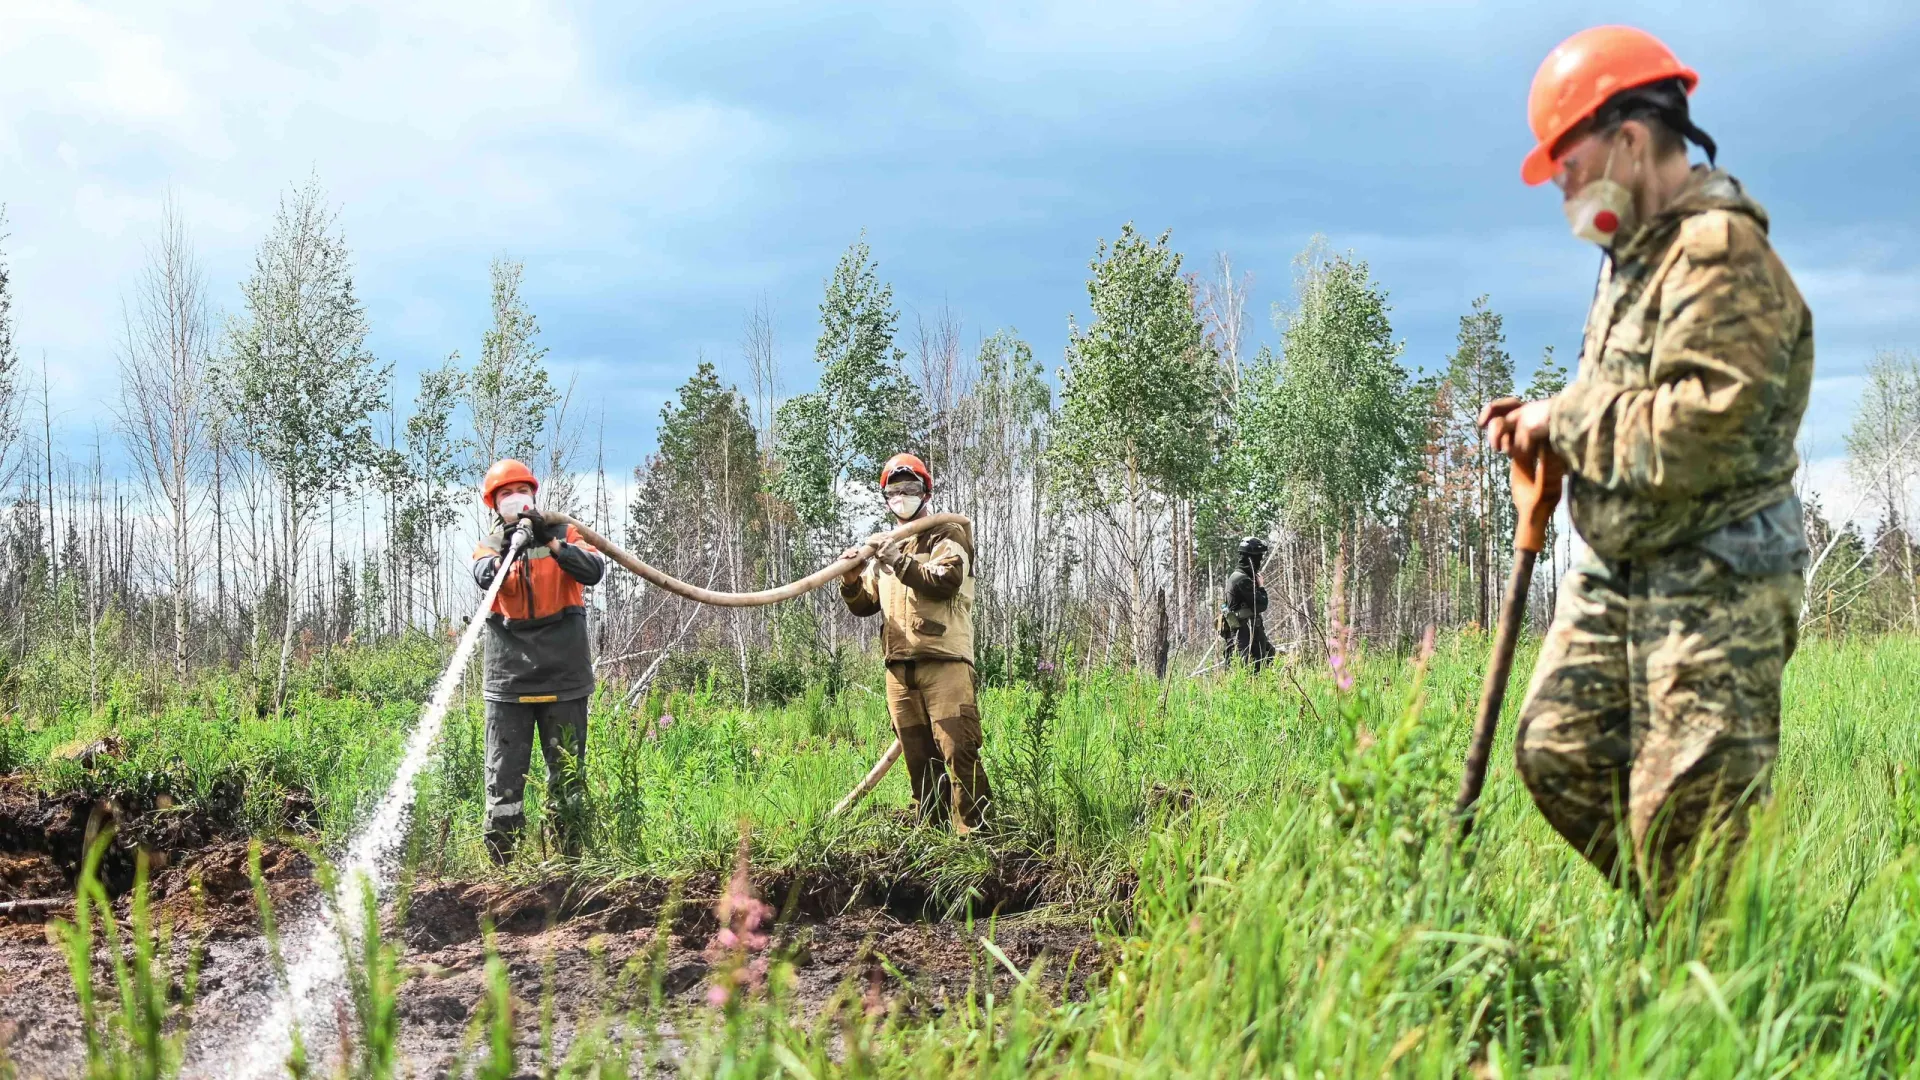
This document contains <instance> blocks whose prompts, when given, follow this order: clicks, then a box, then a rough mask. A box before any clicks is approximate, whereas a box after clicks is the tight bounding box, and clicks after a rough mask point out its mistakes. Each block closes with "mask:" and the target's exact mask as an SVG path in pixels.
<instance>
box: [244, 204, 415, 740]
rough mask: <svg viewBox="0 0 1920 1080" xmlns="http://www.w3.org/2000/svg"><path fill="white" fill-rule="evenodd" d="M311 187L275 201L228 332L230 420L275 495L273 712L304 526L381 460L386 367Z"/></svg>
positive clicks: (340, 247) (333, 229) (345, 256)
mask: <svg viewBox="0 0 1920 1080" xmlns="http://www.w3.org/2000/svg"><path fill="white" fill-rule="evenodd" d="M337 224H338V215H337V213H336V212H335V211H333V210H332V209H331V208H329V207H328V206H327V204H326V201H325V196H324V194H323V193H322V191H321V189H320V185H319V182H318V181H317V180H312V179H310V180H308V181H307V183H306V184H304V185H303V186H301V187H300V188H299V189H297V190H296V191H294V192H293V193H292V194H291V196H290V197H283V198H282V199H281V200H280V209H279V211H278V213H276V214H275V216H274V222H273V228H272V230H271V231H270V232H269V233H268V235H267V238H266V240H264V241H263V242H262V243H261V245H260V248H259V251H258V252H257V253H256V254H255V256H254V268H253V273H252V275H251V276H250V277H248V279H247V280H246V282H245V283H243V284H242V285H241V287H240V291H241V297H242V300H243V303H244V309H245V310H244V314H243V315H241V316H240V317H239V318H237V319H236V320H234V321H233V323H232V324H231V325H230V326H229V328H228V334H227V356H226V361H225V362H226V369H227V370H226V372H225V373H224V377H223V378H222V380H221V384H222V391H223V393H225V394H226V395H228V397H229V398H230V400H229V402H228V404H227V408H226V411H227V415H229V416H230V417H232V418H233V422H234V425H235V427H236V429H237V431H238V433H239V435H240V437H241V439H242V441H243V442H244V444H245V445H246V447H247V449H248V450H249V451H251V452H252V453H253V454H254V455H256V456H257V457H258V458H259V459H260V462H261V464H262V465H263V466H264V467H265V469H266V470H267V472H268V474H269V475H270V476H271V477H272V480H273V483H274V486H275V487H276V488H277V493H278V497H279V506H278V511H279V515H278V516H279V521H278V523H277V524H278V531H279V537H278V540H279V544H278V547H279V552H280V556H281V565H280V580H281V582H282V584H283V587H284V588H285V590H286V592H285V595H286V598H287V599H286V614H285V618H284V620H283V625H282V628H281V637H280V662H279V669H278V674H277V675H276V676H275V679H274V697H273V699H274V707H275V708H276V709H278V708H279V707H280V706H281V705H282V704H283V703H284V701H285V698H286V689H287V666H288V663H289V661H290V660H291V658H292V656H293V628H294V621H295V618H296V613H297V611H298V609H299V604H298V603H297V600H296V598H297V597H298V596H299V595H300V593H299V589H298V584H299V580H300V569H301V566H302V562H303V559H302V555H303V553H304V545H305V540H306V536H307V530H308V527H309V526H310V525H311V524H312V518H313V513H314V510H315V509H316V508H317V507H318V506H319V505H320V504H321V503H322V502H324V501H325V500H326V498H327V497H328V495H329V493H330V492H334V491H337V490H339V489H342V488H346V487H349V486H351V485H353V484H355V483H357V482H358V481H359V480H360V479H361V478H362V477H364V476H365V475H366V473H367V471H368V468H369V466H370V465H372V464H373V463H374V462H375V460H376V458H377V456H378V454H379V446H378V444H377V443H376V442H375V441H374V435H373V414H374V411H375V410H376V409H378V408H379V407H380V405H381V403H382V401H383V399H384V396H385V391H386V386H387V381H388V378H389V376H390V375H391V368H390V366H387V365H382V364H381V363H379V362H378V361H377V360H376V359H375V358H374V356H373V353H372V352H371V351H369V350H368V348H367V343H366V342H367V330H368V327H367V313H366V309H365V308H364V307H362V306H361V304H360V300H359V297H358V296H357V295H356V294H355V291H354V284H353V261H352V257H351V254H350V252H349V251H348V248H347V242H346V237H345V235H344V234H342V233H341V232H339V231H338V230H337Z"/></svg>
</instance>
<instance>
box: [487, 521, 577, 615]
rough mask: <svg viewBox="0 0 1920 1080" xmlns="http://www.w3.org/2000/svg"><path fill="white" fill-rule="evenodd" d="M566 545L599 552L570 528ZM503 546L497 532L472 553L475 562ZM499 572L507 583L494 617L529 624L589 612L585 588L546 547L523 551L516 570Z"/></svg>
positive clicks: (495, 601) (498, 600)
mask: <svg viewBox="0 0 1920 1080" xmlns="http://www.w3.org/2000/svg"><path fill="white" fill-rule="evenodd" d="M566 541H567V543H569V544H572V545H573V546H574V547H577V548H580V549H582V550H584V551H591V552H595V553H596V554H597V553H598V552H599V549H598V548H596V547H594V546H593V545H592V544H589V543H587V542H586V541H584V540H582V539H580V530H579V529H576V528H574V527H573V526H571V525H569V526H567V536H566ZM504 542H505V541H504V540H503V539H502V538H501V534H500V533H498V532H495V533H493V534H492V535H490V536H488V537H487V538H486V539H485V540H482V541H480V546H479V547H476V548H474V549H473V561H475V562H478V561H480V560H481V559H485V558H489V557H492V556H495V555H499V554H500V545H502V544H503V543H504ZM500 572H503V573H506V574H507V580H506V581H504V582H502V583H501V584H500V593H499V595H498V596H496V597H494V599H493V613H494V614H495V615H498V616H500V617H501V618H503V619H506V620H508V621H510V622H530V621H532V620H535V619H548V618H552V617H553V616H555V615H562V614H565V613H566V612H569V611H585V610H586V605H587V600H586V586H584V585H581V584H580V583H579V582H578V581H575V580H574V579H573V577H572V576H571V575H569V574H568V573H567V572H566V571H565V570H563V569H561V568H560V561H559V560H558V559H555V558H554V557H553V552H551V551H549V550H547V548H546V547H545V546H540V547H534V548H530V549H527V550H525V551H523V552H522V557H521V558H520V559H518V560H517V561H515V563H514V565H513V566H511V567H506V568H503V569H502V571H500Z"/></svg>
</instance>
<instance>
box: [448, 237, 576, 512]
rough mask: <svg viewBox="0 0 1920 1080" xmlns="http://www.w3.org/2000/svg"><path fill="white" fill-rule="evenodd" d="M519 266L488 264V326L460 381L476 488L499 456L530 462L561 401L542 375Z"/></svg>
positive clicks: (541, 352) (536, 330)
mask: <svg viewBox="0 0 1920 1080" xmlns="http://www.w3.org/2000/svg"><path fill="white" fill-rule="evenodd" d="M523 270H524V267H523V265H522V264H521V263H518V262H515V261H513V260H511V259H495V260H493V264H492V266H491V267H489V268H488V274H489V276H490V278H491V279H492V283H493V292H492V308H493V325H492V326H491V327H490V328H488V330H487V331H486V333H485V335H484V336H483V337H482V338H481V342H480V360H479V362H478V363H476V364H474V365H473V370H472V371H471V372H468V373H467V376H466V381H465V387H466V404H467V414H468V416H469V418H470V419H471V420H472V421H473V431H472V433H471V434H470V435H468V436H467V438H466V439H465V440H463V442H462V446H463V448H464V449H465V451H466V470H467V475H468V479H469V482H470V483H472V484H474V485H475V486H476V487H477V486H478V485H479V483H480V477H481V475H482V474H483V473H485V472H486V470H487V467H488V466H490V465H492V464H493V463H494V462H495V461H498V460H499V459H501V458H509V457H510V458H518V459H519V460H521V461H524V462H527V463H529V464H532V463H533V462H534V461H535V460H536V458H537V451H538V449H539V446H540V437H541V435H542V434H543V433H544V432H545V430H546V425H547V419H548V417H550V416H551V415H552V413H553V410H554V407H555V406H557V405H558V404H559V403H560V392H559V391H558V390H556V389H554V386H553V381H552V379H550V378H549V377H548V375H547V369H546V367H545V363H544V362H545V360H546V356H547V348H546V346H544V345H542V344H540V324H539V321H538V320H537V319H535V318H534V315H533V312H531V311H529V310H527V305H526V302H525V301H523V300H522V299H521V298H520V279H521V274H522V272H523Z"/></svg>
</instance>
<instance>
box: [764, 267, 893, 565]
mask: <svg viewBox="0 0 1920 1080" xmlns="http://www.w3.org/2000/svg"><path fill="white" fill-rule="evenodd" d="M899 322H900V313H899V311H898V310H896V309H895V308H894V306H893V286H891V285H888V284H886V283H884V282H882V281H881V280H880V276H879V273H878V269H877V267H876V266H875V264H874V262H873V255H872V252H871V251H870V250H868V248H867V242H866V239H865V238H864V237H862V238H861V239H860V240H858V241H856V242H855V243H854V245H853V246H852V247H850V248H848V249H847V251H846V253H845V254H844V255H842V256H841V257H840V262H839V264H838V265H836V266H835V267H834V270H833V276H832V277H831V278H829V279H828V280H827V286H826V296H825V297H824V298H823V299H822V300H821V301H820V337H819V340H818V341H816V342H815V344H814V351H813V356H814V360H815V361H817V362H818V363H819V365H820V386H819V389H817V390H815V391H814V392H813V393H810V394H801V395H799V396H797V397H794V398H790V399H788V401H787V402H786V403H785V404H784V405H782V406H781V407H780V409H779V412H778V413H777V414H776V416H775V420H774V424H775V427H776V429H777V432H778V435H777V439H778V441H777V443H776V446H777V450H776V456H777V457H778V459H779V462H780V467H781V472H780V479H779V491H780V494H781V495H782V496H783V497H785V499H786V500H787V502H789V503H790V504H791V505H792V506H793V508H794V511H795V513H796V514H797V515H798V517H799V518H800V520H801V521H802V522H803V523H805V524H806V525H807V526H808V527H810V528H811V529H813V530H814V531H815V533H816V536H831V537H832V538H833V539H845V538H846V536H847V535H848V534H849V532H850V529H851V527H852V525H851V522H849V521H848V520H847V517H848V512H849V510H850V507H849V506H848V504H847V494H848V489H850V488H851V489H854V490H865V491H868V492H872V491H877V490H878V488H879V483H878V481H877V480H876V479H875V476H874V474H875V473H877V472H878V471H879V468H880V465H881V463H883V462H884V461H886V459H887V458H889V457H891V456H892V455H894V454H895V453H898V452H899V451H902V450H908V449H912V448H914V444H915V443H916V439H915V436H916V434H917V433H918V429H919V427H920V421H921V418H922V410H921V408H920V402H919V398H918V395H917V394H916V393H915V391H914V387H913V384H912V382H911V381H909V380H908V378H907V376H906V374H905V372H904V371H903V370H902V367H901V362H902V361H903V360H905V359H906V353H905V351H903V350H901V349H899V348H896V347H895V346H894V335H895V331H896V329H897V328H898V326H899Z"/></svg>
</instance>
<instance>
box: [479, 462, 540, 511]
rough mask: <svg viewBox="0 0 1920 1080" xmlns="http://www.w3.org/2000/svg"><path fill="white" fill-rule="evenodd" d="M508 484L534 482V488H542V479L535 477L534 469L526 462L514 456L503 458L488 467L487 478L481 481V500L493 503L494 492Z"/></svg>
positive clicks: (490, 504) (536, 489)
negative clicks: (516, 459) (517, 459)
mask: <svg viewBox="0 0 1920 1080" xmlns="http://www.w3.org/2000/svg"><path fill="white" fill-rule="evenodd" d="M508 484H532V485H533V490H535V491H539V490H540V481H538V480H535V479H534V478H533V470H532V469H529V468H527V466H526V463H525V462H521V461H515V460H514V459H512V458H501V459H500V460H499V461H496V462H494V463H493V465H492V466H491V467H490V468H488V469H487V478H486V479H485V480H482V481H480V501H481V502H484V503H486V504H487V505H488V506H492V505H493V493H494V492H496V491H499V490H500V489H501V488H503V487H506V486H507V485H508Z"/></svg>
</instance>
